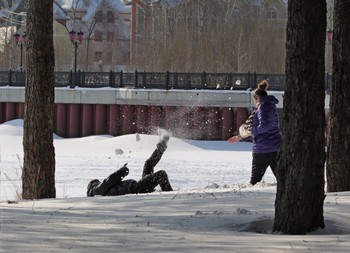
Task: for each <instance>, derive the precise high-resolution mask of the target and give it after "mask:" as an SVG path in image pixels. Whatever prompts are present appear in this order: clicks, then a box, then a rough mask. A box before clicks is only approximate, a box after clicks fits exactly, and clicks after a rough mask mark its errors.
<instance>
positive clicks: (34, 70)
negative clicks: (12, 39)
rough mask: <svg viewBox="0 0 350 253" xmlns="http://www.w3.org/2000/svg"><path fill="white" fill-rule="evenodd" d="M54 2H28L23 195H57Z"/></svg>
mask: <svg viewBox="0 0 350 253" xmlns="http://www.w3.org/2000/svg"><path fill="white" fill-rule="evenodd" d="M52 6H53V1H52V0H51V1H49V0H35V1H28V12H27V15H28V16H27V34H28V36H29V43H28V47H27V69H26V71H27V80H26V89H25V114H24V136H23V149H24V163H23V173H22V188H23V189H22V190H23V194H22V197H23V198H24V199H37V198H38V199H40V198H54V197H56V190H55V151H54V146H53V112H54V85H53V84H54V47H53V8H52Z"/></svg>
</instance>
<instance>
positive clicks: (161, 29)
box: [138, 0, 285, 73]
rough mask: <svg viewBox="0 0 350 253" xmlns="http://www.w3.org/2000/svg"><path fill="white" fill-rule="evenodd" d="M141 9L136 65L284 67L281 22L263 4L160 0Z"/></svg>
mask: <svg viewBox="0 0 350 253" xmlns="http://www.w3.org/2000/svg"><path fill="white" fill-rule="evenodd" d="M175 2H176V1H175ZM144 13H145V15H146V16H147V18H146V19H145V20H146V21H145V26H144V27H145V29H146V30H145V31H144V33H143V34H144V37H143V40H142V42H140V45H143V50H140V51H139V52H138V54H139V55H138V60H139V62H138V65H140V66H141V67H143V68H145V69H146V70H153V71H166V70H170V71H185V72H187V71H192V72H201V71H204V70H205V71H207V72H248V71H257V72H268V73H282V72H284V62H285V50H284V41H285V23H284V22H283V21H282V22H281V20H283V17H280V19H278V21H277V20H268V19H267V18H266V9H265V7H261V6H259V7H257V6H254V5H251V4H247V3H244V1H237V0H232V1H199V0H194V1H177V2H176V4H173V2H172V3H171V4H166V2H163V3H161V2H158V4H152V5H151V6H145V11H144ZM281 15H282V14H281ZM140 45H139V46H140ZM140 47H141V46H140Z"/></svg>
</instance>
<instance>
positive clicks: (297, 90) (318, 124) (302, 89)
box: [273, 0, 326, 234]
mask: <svg viewBox="0 0 350 253" xmlns="http://www.w3.org/2000/svg"><path fill="white" fill-rule="evenodd" d="M325 36H326V0H291V1H288V23H287V44H286V50H287V51H286V56H287V58H286V81H287V82H286V84H287V88H286V91H285V95H284V102H283V117H282V136H283V137H282V138H283V144H282V147H281V152H280V154H279V158H278V172H277V182H278V183H277V195H276V203H275V221H274V226H273V230H274V231H280V232H284V233H288V234H305V233H306V232H309V231H312V230H314V229H317V228H323V227H324V217H323V201H324V197H325V194H324V163H325V147H324V144H325V136H324V123H325V115H324V114H325V113H324V99H325V92H324V87H325V84H324V73H325V61H324V55H325Z"/></svg>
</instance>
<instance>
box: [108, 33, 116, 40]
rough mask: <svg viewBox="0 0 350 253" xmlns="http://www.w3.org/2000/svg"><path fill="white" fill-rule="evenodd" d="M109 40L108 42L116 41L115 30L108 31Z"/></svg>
mask: <svg viewBox="0 0 350 253" xmlns="http://www.w3.org/2000/svg"><path fill="white" fill-rule="evenodd" d="M107 41H108V42H114V32H108V33H107Z"/></svg>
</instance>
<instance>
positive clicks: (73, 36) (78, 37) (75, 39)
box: [69, 30, 84, 85]
mask: <svg viewBox="0 0 350 253" xmlns="http://www.w3.org/2000/svg"><path fill="white" fill-rule="evenodd" d="M69 39H70V41H71V43H72V45H73V46H74V75H73V76H74V79H73V83H74V85H75V84H76V80H77V52H78V45H79V44H81V42H82V41H83V39H84V33H83V32H82V31H79V32H78V33H76V32H75V31H74V30H71V31H70V32H69Z"/></svg>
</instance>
